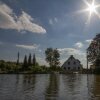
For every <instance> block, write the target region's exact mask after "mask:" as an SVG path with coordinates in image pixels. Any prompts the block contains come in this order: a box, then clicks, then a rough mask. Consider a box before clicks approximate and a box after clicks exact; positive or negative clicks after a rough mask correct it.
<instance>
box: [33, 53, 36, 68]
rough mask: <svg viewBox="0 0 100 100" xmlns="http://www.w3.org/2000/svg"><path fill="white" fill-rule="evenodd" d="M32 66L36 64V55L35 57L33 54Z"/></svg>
mask: <svg viewBox="0 0 100 100" xmlns="http://www.w3.org/2000/svg"><path fill="white" fill-rule="evenodd" d="M33 66H36V57H35V54H34V55H33Z"/></svg>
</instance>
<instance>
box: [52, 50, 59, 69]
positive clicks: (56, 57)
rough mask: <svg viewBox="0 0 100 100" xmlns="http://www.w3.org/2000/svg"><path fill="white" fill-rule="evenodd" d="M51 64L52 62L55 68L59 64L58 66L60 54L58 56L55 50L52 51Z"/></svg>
mask: <svg viewBox="0 0 100 100" xmlns="http://www.w3.org/2000/svg"><path fill="white" fill-rule="evenodd" d="M53 56H54V57H53V58H54V59H53V62H54V66H55V67H57V66H59V64H60V62H59V58H60V54H59V52H58V50H57V49H54V51H53Z"/></svg>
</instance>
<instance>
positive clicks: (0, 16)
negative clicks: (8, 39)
mask: <svg viewBox="0 0 100 100" xmlns="http://www.w3.org/2000/svg"><path fill="white" fill-rule="evenodd" d="M33 21H34V20H33V18H32V17H31V16H30V15H29V14H27V13H26V12H24V11H22V14H21V15H20V16H16V14H15V13H14V12H13V10H12V9H11V8H10V7H8V6H7V5H6V4H4V3H0V28H3V29H15V30H18V31H30V32H33V33H41V34H44V33H46V30H45V29H44V28H43V27H42V26H40V25H38V24H36V23H34V22H33Z"/></svg>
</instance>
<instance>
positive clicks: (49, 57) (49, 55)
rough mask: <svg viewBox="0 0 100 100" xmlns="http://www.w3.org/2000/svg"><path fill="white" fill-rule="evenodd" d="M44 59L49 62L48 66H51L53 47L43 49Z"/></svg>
mask: <svg viewBox="0 0 100 100" xmlns="http://www.w3.org/2000/svg"><path fill="white" fill-rule="evenodd" d="M45 55H46V61H47V62H48V63H49V65H50V67H52V66H53V49H52V48H47V49H46V50H45Z"/></svg>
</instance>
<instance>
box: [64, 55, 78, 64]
mask: <svg viewBox="0 0 100 100" xmlns="http://www.w3.org/2000/svg"><path fill="white" fill-rule="evenodd" d="M70 59H72V60H74V61H78V62H79V63H80V61H79V60H78V59H75V58H74V56H73V55H70V57H69V58H68V59H67V60H66V61H65V62H64V64H63V65H65V64H66V63H67V62H68V61H69V60H70ZM63 65H62V66H63Z"/></svg>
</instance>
